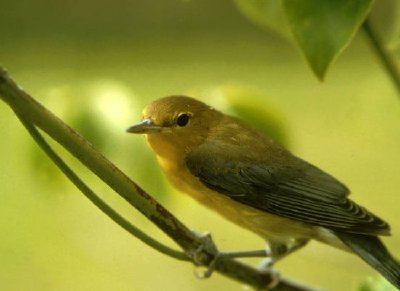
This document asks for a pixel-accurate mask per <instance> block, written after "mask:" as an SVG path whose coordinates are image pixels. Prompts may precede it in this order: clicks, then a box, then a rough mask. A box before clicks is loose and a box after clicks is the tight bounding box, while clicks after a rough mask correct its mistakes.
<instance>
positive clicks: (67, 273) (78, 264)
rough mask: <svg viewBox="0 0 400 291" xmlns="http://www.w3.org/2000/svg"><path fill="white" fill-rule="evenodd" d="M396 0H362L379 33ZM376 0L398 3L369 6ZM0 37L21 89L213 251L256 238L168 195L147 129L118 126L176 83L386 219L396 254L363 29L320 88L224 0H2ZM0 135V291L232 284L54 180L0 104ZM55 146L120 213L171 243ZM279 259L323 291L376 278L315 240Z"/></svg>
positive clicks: (385, 92)
mask: <svg viewBox="0 0 400 291" xmlns="http://www.w3.org/2000/svg"><path fill="white" fill-rule="evenodd" d="M393 1H395V2H393ZM393 1H392V2H390V1H389V0H378V1H376V5H375V7H374V8H373V10H372V13H373V14H372V16H373V17H374V19H373V20H374V21H375V20H376V21H378V22H379V24H380V27H381V29H382V30H387V31H389V30H391V29H389V28H391V27H392V25H391V24H390V23H389V22H391V23H393V25H394V26H393V27H395V26H396V25H398V22H396V20H397V19H398V17H397V19H396V18H392V16H393V15H397V14H396V13H397V12H396V10H395V9H397V8H398V5H397V3H396V0H393ZM249 2H250V0H249ZM263 2H265V3H269V2H271V1H263ZM389 2H390V3H392V4H391V5H393V4H395V6H393V7H397V8H390V9H384V10H382V12H380V13H378V14H376V15H375V14H374V13H375V11H377V10H375V9H377V8H378V7H381V8H382V7H383V6H385V5H389V4H385V3H389ZM259 3H260V2H259ZM242 5H245V4H243V3H242ZM378 5H379V6H378ZM275 8H276V9H277V10H275V11H278V9H280V8H279V7H278V6H275ZM257 9H258V8H257ZM257 9H256V10H253V12H252V13H257ZM265 9H266V8H265ZM382 9H383V8H382ZM385 11H386V12H385ZM389 12H390V13H389ZM276 13H278V12H276ZM376 13H377V12H376ZM375 17H376V18H375ZM393 17H394V16H393ZM278 18H279V19H281V20H284V19H285V18H284V17H281V16H279V17H276V18H275V19H278ZM281 20H279V21H281ZM260 21H262V19H261V20H260ZM395 23H397V24H396V25H395ZM275 31H276V30H275ZM396 31H398V30H396V29H393V34H392V36H391V38H392V41H393V44H395V43H396V39H397V40H398V36H397V37H396V34H397V32H396ZM0 35H1V41H0V62H1V64H2V65H4V66H5V67H6V68H7V69H8V70H9V71H10V73H11V74H12V76H13V77H14V78H15V79H16V80H17V81H18V83H19V84H21V85H22V86H23V87H24V89H25V90H26V91H28V92H29V93H30V94H32V95H33V96H34V97H35V98H37V99H38V100H39V101H40V102H42V103H43V104H44V105H45V106H46V107H48V108H49V109H50V110H52V111H53V112H55V113H56V114H57V115H58V116H60V117H61V118H62V119H63V120H65V121H66V122H67V123H68V124H72V125H73V126H74V127H76V128H77V129H78V131H79V132H80V133H81V134H82V135H83V136H84V137H86V138H88V139H90V141H91V142H92V143H93V145H94V146H95V147H96V148H99V149H101V151H102V152H103V153H104V154H105V155H106V156H107V157H108V158H110V159H111V160H112V161H113V162H114V163H115V164H116V165H117V166H118V167H120V168H121V169H123V170H124V171H125V172H126V173H128V174H129V175H130V176H131V177H132V178H133V179H134V180H135V181H137V182H138V183H139V184H140V185H141V186H143V187H144V188H145V189H146V190H147V191H148V192H149V193H151V194H152V195H155V196H157V199H160V200H161V201H162V203H163V204H165V205H166V206H167V207H168V209H170V210H171V211H173V213H175V214H176V215H177V216H178V217H179V218H180V219H182V220H183V221H184V222H186V223H187V224H188V225H189V226H190V227H192V228H193V229H196V230H198V231H205V230H208V231H211V232H212V234H213V237H214V238H215V240H216V242H217V245H218V247H220V248H221V249H222V250H245V249H259V248H262V247H263V246H264V242H263V241H262V240H260V239H259V238H258V237H256V236H255V235H253V234H251V233H248V232H246V231H244V230H243V229H240V228H238V227H236V226H234V225H232V224H231V223H229V222H227V221H225V220H223V219H221V218H220V217H219V216H217V215H215V214H214V213H211V212H209V211H207V210H205V209H204V208H202V207H201V206H199V205H197V204H196V203H194V202H193V201H192V200H191V199H189V198H188V197H186V196H185V195H182V194H178V193H176V192H175V191H173V190H172V189H171V188H170V186H169V185H168V183H167V182H166V180H165V179H164V178H163V175H162V173H161V172H160V171H159V168H158V166H157V163H156V160H155V157H154V156H153V154H152V153H151V152H150V150H149V149H148V147H147V145H146V142H145V139H144V138H143V137H139V136H132V135H128V134H126V133H125V129H126V128H127V127H128V126H130V125H132V124H134V123H136V122H138V121H139V120H140V115H141V110H142V108H143V107H144V106H145V105H146V104H147V103H149V102H151V101H152V100H153V99H155V98H158V97H161V96H166V95H171V94H181V93H182V92H188V93H189V94H190V95H192V96H193V97H198V98H200V97H201V98H202V99H203V100H204V101H205V102H207V103H210V104H213V105H214V106H215V107H216V108H217V109H220V110H223V111H226V112H228V113H230V114H236V115H238V116H240V117H242V118H245V119H246V121H247V122H252V123H253V124H254V125H255V126H259V127H260V128H263V130H265V131H266V132H269V133H270V134H274V135H275V136H276V138H277V139H279V140H280V141H281V142H282V143H283V144H285V145H289V146H290V148H291V149H292V150H293V152H294V153H295V154H297V155H299V156H301V157H303V158H305V159H306V160H308V161H310V162H312V163H314V164H316V165H318V166H320V167H321V168H323V169H326V170H327V171H328V172H330V173H332V174H333V175H334V176H337V177H338V178H339V179H340V180H343V181H344V182H345V183H346V184H347V185H348V186H349V187H350V188H351V189H352V191H353V194H352V197H353V198H354V200H356V201H358V202H359V203H360V204H362V205H365V206H366V207H367V208H369V209H370V210H371V211H373V212H375V213H376V214H378V215H380V216H381V217H382V218H384V219H385V220H387V221H388V222H390V224H391V225H392V229H393V236H392V237H388V238H385V242H386V243H387V245H388V248H389V249H391V250H392V252H393V253H394V254H395V255H396V256H397V257H399V256H400V249H399V247H398V246H399V245H400V235H399V232H398V230H399V229H400V217H399V211H398V205H399V203H400V201H399V196H398V189H399V180H398V176H399V168H398V165H399V164H400V155H399V151H398V149H399V148H400V121H399V116H400V108H399V106H398V100H397V93H396V92H395V90H393V88H392V84H391V83H390V82H389V80H388V78H387V76H386V75H385V72H383V71H382V69H381V66H380V64H379V63H377V62H376V60H375V58H372V57H371V51H370V49H369V47H368V46H367V45H366V43H365V42H364V39H363V38H362V37H360V35H359V36H358V37H355V38H354V40H353V41H352V42H351V44H350V45H349V47H348V49H347V50H346V51H345V52H343V55H342V57H341V58H339V59H338V60H337V63H336V65H335V66H332V67H331V70H330V78H329V81H327V82H325V83H324V84H321V83H320V82H318V81H317V80H315V78H313V76H312V75H311V74H310V71H309V69H308V68H307V67H306V66H304V63H303V62H302V60H301V58H299V56H298V55H297V54H296V52H295V50H293V47H291V46H289V45H288V42H287V41H286V40H285V39H284V38H281V37H278V36H277V33H276V32H275V33H269V32H268V31H264V30H262V29H260V28H259V27H258V26H255V25H253V24H252V23H250V22H249V21H247V20H246V19H245V18H244V17H242V14H240V12H239V10H237V8H236V6H235V5H234V4H233V3H232V2H231V1H228V0H223V1H212V0H202V1H180V0H168V1H159V0H150V1H148V0H142V1H139V0H135V1H125V0H116V1H113V2H99V1H94V0H85V1H80V2H76V1H75V2H72V1H60V0H59V1H51V0H38V1H13V0H3V1H2V9H0ZM227 84H228V85H227ZM193 88H195V89H193ZM255 107H256V108H255ZM253 108H254V109H256V111H255V112H256V113H254V114H253V113H252V112H253V111H252V110H253ZM250 110H251V111H250ZM0 136H1V140H0V152H1V155H0V186H1V189H2V191H1V194H0V195H1V201H2V203H0V233H1V234H2V237H1V240H0V269H1V270H2V272H0V282H1V287H0V289H2V290H104V291H105V290H118V291H119V290H159V289H162V290H219V289H222V290H231V289H232V290H234V289H237V288H240V287H238V285H237V283H236V282H233V281H231V280H228V279H226V278H223V277H221V276H218V275H217V274H215V275H213V277H212V278H211V279H210V280H202V281H200V280H196V279H195V278H194V276H193V268H192V266H190V265H187V264H184V263H182V262H176V261H175V260H171V259H170V258H167V257H165V256H162V255H160V254H158V253H156V252H155V251H154V250H152V249H149V248H148V247H147V246H145V245H143V244H142V243H141V242H139V241H137V240H135V239H133V238H132V237H130V236H129V235H127V234H126V233H125V232H124V231H122V230H121V229H120V228H119V227H118V226H116V225H115V224H114V223H112V222H111V221H110V220H109V219H107V218H106V217H105V216H104V215H103V214H102V213H100V212H99V211H98V210H97V209H96V208H95V207H93V205H91V204H90V203H88V201H87V200H86V199H84V198H83V196H82V195H80V193H78V192H77V190H76V189H75V188H74V187H73V186H71V185H70V184H69V183H68V182H66V181H65V179H64V177H62V175H61V174H59V172H58V171H57V170H56V169H55V166H53V165H52V164H51V163H50V162H49V161H48V160H47V158H46V157H45V156H44V155H43V154H42V153H41V152H40V151H39V150H38V149H37V146H36V145H34V144H33V142H32V140H31V139H30V137H29V136H28V135H27V134H26V132H25V131H24V130H23V128H22V126H21V125H20V124H19V122H18V120H16V118H15V116H14V115H13V113H12V112H11V111H10V110H9V109H8V108H7V107H6V106H4V104H0ZM55 146H56V145H55ZM56 148H57V149H59V148H58V147H57V146H56ZM61 153H62V154H63V157H64V159H66V161H67V162H68V163H69V164H70V165H71V166H72V167H73V168H74V169H76V170H77V172H78V173H79V174H80V175H81V176H82V177H83V178H84V179H85V180H86V181H87V182H88V184H90V185H91V186H92V187H93V188H94V190H95V191H97V192H98V193H99V194H100V195H101V196H102V197H103V198H105V199H106V200H107V201H108V202H109V203H110V204H111V205H113V206H114V207H115V208H116V209H118V211H120V212H121V213H122V214H123V215H124V216H125V217H127V218H128V219H130V220H131V221H132V222H133V223H134V224H136V225H138V226H140V227H141V228H142V229H145V230H146V231H148V232H149V234H151V235H153V236H155V237H157V238H160V240H161V241H163V242H167V243H170V241H169V240H168V239H167V238H166V237H165V236H163V235H162V234H161V233H160V232H159V231H158V230H156V229H155V228H154V226H152V225H151V224H150V223H149V222H148V221H146V220H145V219H144V218H143V217H142V216H140V215H139V214H137V213H136V211H132V209H131V208H130V207H129V206H127V205H126V204H125V203H124V201H121V200H120V199H118V198H116V197H115V196H116V195H114V194H113V193H110V190H109V188H108V187H106V186H104V185H103V184H102V183H101V182H100V181H99V180H98V179H97V178H96V177H95V176H94V175H91V174H88V173H87V172H86V171H85V169H83V168H82V166H81V165H80V164H79V162H77V161H76V160H75V159H73V158H72V157H70V156H69V155H67V154H65V153H64V152H63V151H61ZM238 238H240V239H238ZM250 263H254V264H255V265H256V264H257V261H256V260H250ZM277 269H278V270H279V271H280V272H281V274H282V275H284V276H286V277H288V278H293V279H295V280H297V281H300V282H304V283H307V284H310V285H314V286H320V287H322V288H326V289H329V290H349V289H352V290H357V289H358V288H359V285H360V283H361V282H363V281H365V278H366V277H373V278H377V277H378V275H377V273H376V272H374V271H373V270H372V269H371V268H369V267H368V266H367V265H366V264H365V263H364V262H362V261H361V260H360V259H358V258H356V257H355V256H350V255H349V254H347V253H345V252H342V251H339V250H335V249H333V248H330V247H328V246H324V245H321V244H318V243H316V242H315V243H311V244H310V246H308V247H307V248H305V249H304V250H301V251H300V252H298V253H296V254H294V255H293V256H290V257H289V258H288V259H287V260H284V261H282V262H279V264H278V265H277ZM155 276H157V280H154V277H155ZM21 278H23V280H21ZM371 288H375V287H371Z"/></svg>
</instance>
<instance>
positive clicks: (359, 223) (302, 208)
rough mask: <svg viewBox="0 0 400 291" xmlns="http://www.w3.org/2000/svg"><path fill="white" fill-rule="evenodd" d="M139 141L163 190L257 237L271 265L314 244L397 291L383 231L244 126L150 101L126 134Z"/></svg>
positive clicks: (210, 112)
mask: <svg viewBox="0 0 400 291" xmlns="http://www.w3.org/2000/svg"><path fill="white" fill-rule="evenodd" d="M127 132H129V133H135V134H144V135H145V136H146V139H147V142H148V144H149V145H150V147H151V149H152V150H153V151H154V153H155V155H156V158H157V161H158V163H159V165H160V167H161V169H162V170H163V172H164V173H165V175H166V177H167V179H168V180H169V181H170V183H171V184H172V185H173V186H174V187H175V188H176V189H178V190H179V191H181V192H184V193H187V194H188V195H190V196H191V197H192V198H194V199H195V200H196V201H198V202H199V203H200V204H202V205H204V206H206V207H207V208H209V209H211V210H213V211H215V212H217V213H219V214H220V215H222V216H223V217H225V218H226V219H228V220H230V221H231V222H233V223H235V224H237V225H238V226H240V227H242V228H245V229H247V230H250V231H251V232H253V233H255V234H257V235H259V236H260V237H261V238H263V239H264V240H265V241H266V242H267V244H268V246H269V253H268V255H269V257H270V258H271V262H272V263H275V262H277V261H278V260H280V259H282V258H284V257H286V256H287V255H288V254H290V253H292V252H294V251H296V250H298V249H300V248H302V247H304V246H305V245H306V244H307V243H308V242H309V241H310V240H312V239H313V240H317V241H320V242H322V243H326V244H328V245H331V246H333V247H336V248H339V249H341V250H344V251H347V252H349V253H354V254H356V255H358V256H359V257H360V258H361V259H362V260H364V261H365V262H366V263H367V264H369V265H370V266H371V267H372V268H374V269H375V270H376V271H378V272H379V273H380V274H381V275H382V276H383V277H385V278H386V279H387V280H388V281H389V282H390V283H391V284H393V285H394V286H395V287H397V288H398V289H400V264H399V262H398V261H397V260H396V259H395V258H394V257H393V256H392V255H391V254H390V252H389V251H388V250H387V248H386V247H385V245H384V244H383V243H382V241H381V240H380V238H379V236H387V235H390V226H389V225H388V224H387V223H386V222H385V221H384V220H382V219H381V218H379V217H378V216H376V215H374V214H373V213H371V212H370V211H368V210H367V209H366V208H364V207H362V206H360V205H358V204H357V203H355V202H354V201H352V200H350V199H349V197H348V196H349V194H350V190H349V189H348V188H347V187H346V186H345V185H344V184H343V183H341V182H340V181H339V180H337V179H336V178H334V177H333V176H331V175H330V174H328V173H326V172H324V171H323V170H321V169H319V168H318V167H316V166H314V165H312V164H310V163H308V162H306V161H305V160H303V159H301V158H299V157H297V156H296V155H294V154H292V153H291V152H290V151H288V150H287V149H285V148H284V147H283V146H281V145H280V144H279V143H278V142H276V141H274V140H273V139H272V138H270V137H268V136H267V135H265V134H263V133H261V132H260V131H258V130H256V129H255V128H253V127H251V126H249V125H248V124H246V123H245V122H244V121H242V120H240V119H238V118H236V117H233V116H230V115H227V114H224V113H223V112H220V111H218V110H216V109H215V108H213V107H211V106H209V105H207V104H205V103H203V102H201V101H199V100H197V99H195V98H192V97H187V96H181V95H174V96H167V97H163V98H160V99H156V100H155V101H153V102H152V103H150V104H149V105H147V106H146V107H145V108H144V110H143V112H142V120H141V121H140V122H139V123H137V124H135V125H133V126H131V127H129V128H128V129H127Z"/></svg>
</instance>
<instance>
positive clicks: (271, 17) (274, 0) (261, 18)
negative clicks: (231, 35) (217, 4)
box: [234, 0, 292, 39]
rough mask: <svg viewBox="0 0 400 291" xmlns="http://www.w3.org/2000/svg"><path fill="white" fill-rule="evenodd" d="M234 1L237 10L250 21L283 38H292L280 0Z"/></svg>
mask: <svg viewBox="0 0 400 291" xmlns="http://www.w3.org/2000/svg"><path fill="white" fill-rule="evenodd" d="M234 2H235V4H236V6H237V8H238V9H239V11H240V12H241V13H242V14H243V15H244V16H246V18H248V19H249V20H250V21H251V22H253V23H255V24H257V25H259V26H261V27H263V28H266V29H268V30H271V31H273V32H275V33H277V34H279V35H280V36H282V37H283V38H286V39H292V35H291V33H290V28H289V26H288V24H287V21H286V19H285V14H284V11H283V8H282V3H281V2H282V1H281V0H268V1H265V0H235V1H234Z"/></svg>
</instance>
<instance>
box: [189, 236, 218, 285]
mask: <svg viewBox="0 0 400 291" xmlns="http://www.w3.org/2000/svg"><path fill="white" fill-rule="evenodd" d="M193 233H194V234H195V235H196V237H197V238H198V239H199V240H200V241H201V244H200V246H199V247H198V248H197V249H195V250H194V251H193V252H191V253H189V254H188V255H189V257H191V258H192V259H193V261H194V263H195V264H196V265H198V266H204V265H205V261H206V258H205V256H204V252H203V251H206V252H207V253H209V254H211V255H212V256H213V259H212V260H211V262H209V264H208V266H207V267H206V270H205V271H203V270H200V267H199V268H198V269H196V270H195V275H196V277H197V278H199V279H206V278H209V277H211V275H212V273H213V272H214V270H215V265H216V263H217V261H218V260H219V257H220V252H219V251H218V249H217V247H216V245H215V244H214V242H213V240H212V238H211V234H210V233H209V232H205V233H198V232H195V231H193Z"/></svg>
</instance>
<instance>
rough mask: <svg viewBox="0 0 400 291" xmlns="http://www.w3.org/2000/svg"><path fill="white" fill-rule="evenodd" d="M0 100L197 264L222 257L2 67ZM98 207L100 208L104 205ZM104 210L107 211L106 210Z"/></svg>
mask: <svg viewBox="0 0 400 291" xmlns="http://www.w3.org/2000/svg"><path fill="white" fill-rule="evenodd" d="M0 98H1V99H2V100H3V101H5V102H6V103H7V104H8V105H9V106H10V107H11V108H12V109H13V110H14V112H15V113H16V114H17V116H19V118H21V119H22V121H23V123H24V125H25V126H27V129H28V130H29V131H30V132H31V134H32V133H34V137H35V136H36V133H35V131H33V130H32V128H33V125H35V126H37V127H39V128H40V129H42V130H43V131H44V132H46V133H47V134H48V135H49V136H50V137H52V138H53V139H54V140H56V141H57V142H58V143H60V144H61V145H62V146H63V147H64V148H65V149H66V150H68V151H69V152H70V153H71V154H72V155H73V156H75V157H76V158H77V159H78V160H80V161H81V162H82V163H83V164H84V165H85V166H86V167H87V168H88V169H89V170H91V171H92V172H93V173H95V174H96V175H97V176H98V177H99V178H100V179H102V180H103V181H104V182H105V183H106V184H107V185H109V186H110V187H111V188H112V189H113V190H114V191H116V192H117V193H118V194H119V195H120V196H121V197H123V198H124V199H125V200H126V201H127V202H128V203H130V204H131V205H132V206H134V207H135V208H136V209H138V210H139V211H140V212H141V213H142V214H143V215H145V216H146V217H147V218H148V219H150V220H151V221H152V222H153V223H154V224H156V225H157V226H158V227H159V228H160V229H161V230H162V231H163V232H165V233H166V234H167V235H168V236H169V237H171V238H172V239H173V240H174V241H175V242H176V243H177V244H178V245H179V246H180V247H181V248H182V249H183V250H184V252H185V253H186V254H187V255H188V256H189V258H190V259H191V260H192V261H193V262H194V263H196V264H200V265H204V266H208V265H209V264H210V263H211V262H212V261H213V259H214V258H215V257H216V256H217V255H218V253H215V252H213V251H210V250H209V249H207V248H206V247H204V245H203V241H202V240H201V238H199V237H198V236H196V235H195V234H194V233H193V232H192V231H190V230H189V229H188V228H187V227H186V226H185V225H184V224H183V223H182V222H180V221H179V220H178V219H177V218H175V217H174V216H173V215H172V214H171V213H170V212H169V211H168V210H167V209H165V208H164V207H163V206H162V205H160V204H159V203H158V202H157V201H156V200H154V199H153V198H152V197H151V196H150V195H149V194H147V193H146V192H145V191H144V190H143V189H141V188H140V187H139V186H138V185H137V184H136V183H134V182H133V181H132V180H130V179H129V178H128V177H127V176H126V175H125V174H124V173H123V172H121V171H120V170H119V169H118V168H117V167H116V166H115V165H114V164H112V163H111V162H110V161H109V160H107V159H106V158H105V157H104V156H102V155H101V154H100V153H99V152H98V151H96V150H95V149H94V148H93V146H92V145H91V144H90V143H89V142H88V141H86V140H85V139H84V138H83V137H81V136H80V135H79V134H78V133H77V132H75V131H74V130H73V129H72V128H71V127H69V126H68V125H66V124H65V123H64V122H63V121H62V120H60V119H59V118H57V117H56V116H55V115H53V114H52V113H51V112H50V111H48V110H47V109H46V108H44V107H43V106H42V105H41V104H40V103H38V102H37V101H36V100H34V99H33V98H32V97H31V96H29V95H28V94H27V93H25V92H24V91H23V90H22V89H21V88H20V87H19V86H18V85H17V84H16V83H15V82H14V81H13V80H12V79H11V78H10V77H9V76H8V74H7V73H6V71H5V70H4V69H2V68H1V67H0ZM33 129H34V128H33ZM34 130H36V129H34ZM36 137H37V136H36ZM39 145H42V146H43V145H44V143H39ZM45 152H46V153H47V154H49V153H50V156H51V155H52V154H51V152H49V151H48V150H47V149H45ZM53 158H55V156H53ZM64 171H66V172H67V173H68V172H69V171H68V170H66V168H65V169H64ZM71 174H73V172H72V173H68V175H71ZM73 175H75V174H73ZM74 181H75V183H78V185H77V186H78V188H79V189H81V188H84V186H86V185H84V184H83V185H84V186H83V185H82V184H80V183H79V182H78V180H76V179H75V180H74ZM79 181H80V180H79ZM81 190H82V189H81ZM89 190H90V189H89ZM86 194H87V193H86ZM96 205H97V206H98V207H99V205H100V204H96ZM103 206H104V205H103ZM104 209H105V208H104V207H103V209H102V210H104ZM107 210H108V209H107ZM143 241H145V242H146V243H148V242H147V241H146V240H145V239H143ZM153 247H156V246H153ZM194 254H196V256H194ZM215 270H216V271H217V272H219V273H221V274H223V275H225V276H227V277H230V278H232V279H235V280H237V281H240V282H242V283H244V284H247V285H250V286H253V287H254V288H256V289H257V290H264V289H266V286H268V285H269V284H270V283H271V282H273V280H274V276H273V274H271V273H270V272H268V271H260V270H258V269H255V268H252V267H250V266H248V265H245V264H243V263H241V262H239V261H237V260H234V259H230V258H226V259H223V260H218V261H216V263H215ZM274 290H288V291H289V290H292V291H301V290H304V291H305V290H311V289H310V288H307V287H304V286H301V285H298V284H296V283H293V282H290V281H288V280H285V279H281V280H280V282H279V284H278V285H277V286H276V287H275V288H274Z"/></svg>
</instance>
